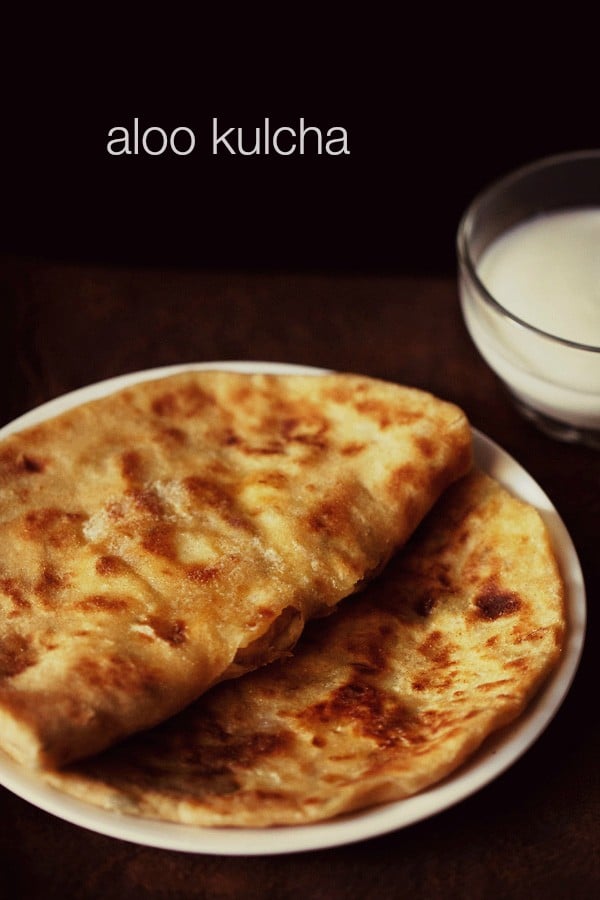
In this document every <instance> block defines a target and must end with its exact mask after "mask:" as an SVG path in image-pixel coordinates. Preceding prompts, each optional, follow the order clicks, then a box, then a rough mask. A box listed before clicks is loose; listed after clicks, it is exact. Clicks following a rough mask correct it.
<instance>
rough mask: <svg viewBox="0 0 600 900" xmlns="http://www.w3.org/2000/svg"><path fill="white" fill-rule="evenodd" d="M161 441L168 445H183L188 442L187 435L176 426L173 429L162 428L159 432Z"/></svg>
mask: <svg viewBox="0 0 600 900" xmlns="http://www.w3.org/2000/svg"><path fill="white" fill-rule="evenodd" d="M158 437H159V440H163V441H164V442H165V443H168V444H171V443H173V444H183V443H185V440H186V437H187V435H186V433H185V431H182V429H181V428H175V426H173V427H171V428H161V429H160V431H159V432H158Z"/></svg>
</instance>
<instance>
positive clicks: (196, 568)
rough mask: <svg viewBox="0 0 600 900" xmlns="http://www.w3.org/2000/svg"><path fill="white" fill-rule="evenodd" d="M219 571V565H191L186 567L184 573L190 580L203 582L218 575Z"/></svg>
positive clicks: (211, 579)
mask: <svg viewBox="0 0 600 900" xmlns="http://www.w3.org/2000/svg"><path fill="white" fill-rule="evenodd" d="M220 571H221V569H220V568H219V566H201V565H192V566H188V567H187V569H186V573H185V574H186V576H187V577H188V578H189V579H190V581H196V582H198V584H205V583H206V582H208V581H213V580H214V579H215V578H216V577H217V575H219V573H220Z"/></svg>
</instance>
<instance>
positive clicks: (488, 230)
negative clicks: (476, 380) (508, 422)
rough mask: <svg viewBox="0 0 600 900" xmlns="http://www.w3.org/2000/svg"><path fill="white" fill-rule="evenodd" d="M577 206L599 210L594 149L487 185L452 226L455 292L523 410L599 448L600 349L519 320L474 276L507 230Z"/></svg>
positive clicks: (545, 426)
mask: <svg viewBox="0 0 600 900" xmlns="http://www.w3.org/2000/svg"><path fill="white" fill-rule="evenodd" d="M581 207H597V208H599V209H600V150H586V151H581V152H577V153H569V154H564V155H561V156H553V157H549V158H547V159H542V160H539V161H538V162H535V163H532V164H531V165H528V166H525V167H524V168H522V169H519V170H518V171H516V172H513V173H512V174H510V175H508V176H506V177H505V178H503V179H502V180H501V181H498V182H496V183H495V184H493V185H491V186H490V187H488V188H487V189H486V190H484V191H483V192H482V193H481V194H479V195H478V196H477V197H475V199H474V200H473V201H472V203H471V204H470V206H469V207H468V209H467V210H466V212H465V214H464V216H463V217H462V219H461V222H460V225H459V228H458V234H457V251H458V277H459V293H460V299H461V305H462V311H463V316H464V319H465V324H466V326H467V329H468V331H469V334H470V335H471V338H472V339H473V341H474V343H475V345H476V347H477V348H478V350H479V352H480V353H481V355H482V356H483V358H484V359H485V360H486V362H487V363H488V365H489V366H490V367H491V368H492V369H493V370H494V371H495V373H496V374H497V375H498V376H499V377H500V378H501V379H502V381H503V382H504V384H505V385H506V387H507V388H508V390H509V392H510V394H511V395H512V397H513V400H514V402H515V404H516V406H517V407H518V409H519V410H520V411H521V413H523V415H525V416H526V417H527V418H528V419H530V420H532V421H533V422H534V423H535V424H536V425H537V426H538V427H539V428H541V429H542V430H543V431H544V432H546V433H547V434H549V435H551V436H552V437H556V438H559V439H561V440H566V441H573V442H581V443H586V444H589V445H591V446H594V447H596V448H599V449H600V347H599V346H595V345H594V344H581V343H577V342H575V341H572V340H566V339H564V338H561V337H560V336H559V335H553V334H549V333H548V332H545V331H543V330H541V329H540V328H537V327H536V326H535V325H532V324H531V323H529V322H526V321H524V320H523V319H521V318H519V317H518V316H516V315H514V313H512V312H509V311H508V310H507V309H506V308H505V307H504V306H502V304H501V303H499V302H498V300H497V299H496V298H495V297H493V296H492V294H491V293H490V291H489V290H488V289H487V287H486V286H485V285H484V284H483V282H482V280H481V278H480V276H479V274H478V264H479V261H480V260H481V257H482V255H483V253H484V252H485V250H486V249H487V248H488V247H489V246H490V244H491V243H492V242H493V241H494V240H496V238H498V237H499V236H500V235H502V234H503V233H504V232H505V231H507V230H508V229H511V228H513V227H514V226H516V225H519V224H521V223H523V222H525V221H526V220H528V219H531V218H532V217H534V216H539V215H543V214H545V213H550V212H557V211H559V210H567V209H571V210H572V209H576V208H581ZM598 253H599V255H600V247H598Z"/></svg>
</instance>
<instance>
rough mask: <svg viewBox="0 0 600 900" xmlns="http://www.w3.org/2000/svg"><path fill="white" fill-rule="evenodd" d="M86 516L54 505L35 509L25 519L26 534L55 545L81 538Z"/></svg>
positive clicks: (28, 537)
mask: <svg viewBox="0 0 600 900" xmlns="http://www.w3.org/2000/svg"><path fill="white" fill-rule="evenodd" d="M84 520H85V516H84V515H82V514H81V513H73V512H67V511H66V510H64V509H56V508H54V507H49V508H43V509H33V510H30V512H28V513H27V514H26V516H25V518H24V521H23V526H24V528H23V530H24V535H25V537H26V538H27V539H29V540H34V541H47V542H48V543H49V544H51V545H52V546H55V547H59V546H65V545H66V544H69V543H73V542H74V541H79V540H81V523H82V522H83V521H84Z"/></svg>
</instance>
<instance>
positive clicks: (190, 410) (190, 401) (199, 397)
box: [152, 384, 215, 418]
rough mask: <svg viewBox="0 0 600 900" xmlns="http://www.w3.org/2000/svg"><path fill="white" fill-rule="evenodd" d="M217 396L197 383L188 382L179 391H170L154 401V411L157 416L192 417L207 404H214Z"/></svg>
mask: <svg viewBox="0 0 600 900" xmlns="http://www.w3.org/2000/svg"><path fill="white" fill-rule="evenodd" d="M214 405H215V398H214V397H213V396H212V394H209V393H208V391H205V390H203V389H202V388H201V387H199V386H198V385H197V384H186V385H184V386H183V387H181V388H179V390H177V391H168V392H167V393H165V394H161V396H159V397H156V398H155V399H154V400H153V402H152V412H153V413H155V414H156V415H157V416H165V417H174V416H182V417H184V418H191V417H192V416H196V415H198V414H199V413H201V412H202V411H203V410H204V409H206V407H207V406H214Z"/></svg>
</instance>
